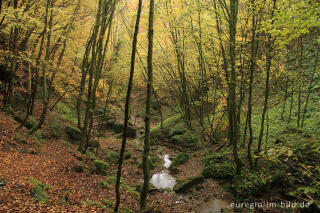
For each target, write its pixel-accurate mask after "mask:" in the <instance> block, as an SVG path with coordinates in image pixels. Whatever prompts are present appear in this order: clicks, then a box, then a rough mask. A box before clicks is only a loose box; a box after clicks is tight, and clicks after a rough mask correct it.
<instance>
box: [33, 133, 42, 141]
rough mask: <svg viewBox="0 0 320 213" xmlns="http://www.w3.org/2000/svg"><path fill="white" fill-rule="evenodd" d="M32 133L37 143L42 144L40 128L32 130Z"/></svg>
mask: <svg viewBox="0 0 320 213" xmlns="http://www.w3.org/2000/svg"><path fill="white" fill-rule="evenodd" d="M33 135H34V136H33V137H34V138H35V139H36V141H37V143H38V145H41V144H42V134H41V131H40V130H37V131H35V132H34V134H33Z"/></svg>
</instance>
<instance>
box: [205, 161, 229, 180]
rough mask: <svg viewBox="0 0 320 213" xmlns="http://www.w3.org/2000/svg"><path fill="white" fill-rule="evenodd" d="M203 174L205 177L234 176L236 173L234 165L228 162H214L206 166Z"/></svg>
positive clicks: (221, 177)
mask: <svg viewBox="0 0 320 213" xmlns="http://www.w3.org/2000/svg"><path fill="white" fill-rule="evenodd" d="M202 175H203V176H204V177H205V178H218V179H224V178H232V177H233V176H234V175H235V169H234V166H233V165H231V164H228V163H223V164H212V165H208V166H206V167H204V169H203V171H202Z"/></svg>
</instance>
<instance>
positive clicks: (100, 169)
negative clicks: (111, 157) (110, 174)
mask: <svg viewBox="0 0 320 213" xmlns="http://www.w3.org/2000/svg"><path fill="white" fill-rule="evenodd" d="M93 165H94V168H95V173H96V174H102V175H106V174H107V169H108V167H109V164H108V163H107V162H105V161H101V160H94V161H93Z"/></svg>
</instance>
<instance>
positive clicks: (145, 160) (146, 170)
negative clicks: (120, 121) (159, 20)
mask: <svg viewBox="0 0 320 213" xmlns="http://www.w3.org/2000/svg"><path fill="white" fill-rule="evenodd" d="M153 17H154V0H150V9H149V27H148V81H147V97H146V116H145V140H144V150H143V157H142V162H143V181H144V182H143V188H142V191H141V195H140V209H141V210H144V209H146V206H147V194H148V190H149V179H150V174H149V173H150V171H149V170H150V168H149V166H150V165H149V164H150V162H149V161H150V160H149V152H150V119H151V110H150V109H151V99H152V50H153Z"/></svg>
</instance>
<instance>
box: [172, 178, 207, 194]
mask: <svg viewBox="0 0 320 213" xmlns="http://www.w3.org/2000/svg"><path fill="white" fill-rule="evenodd" d="M203 181H204V177H203V176H202V175H199V176H194V177H189V178H187V179H184V180H181V181H180V182H179V183H178V184H177V185H175V186H174V187H173V190H174V191H175V192H176V193H184V192H186V191H188V190H189V189H190V188H192V187H194V186H196V185H198V184H201V183H202V182H203Z"/></svg>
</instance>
